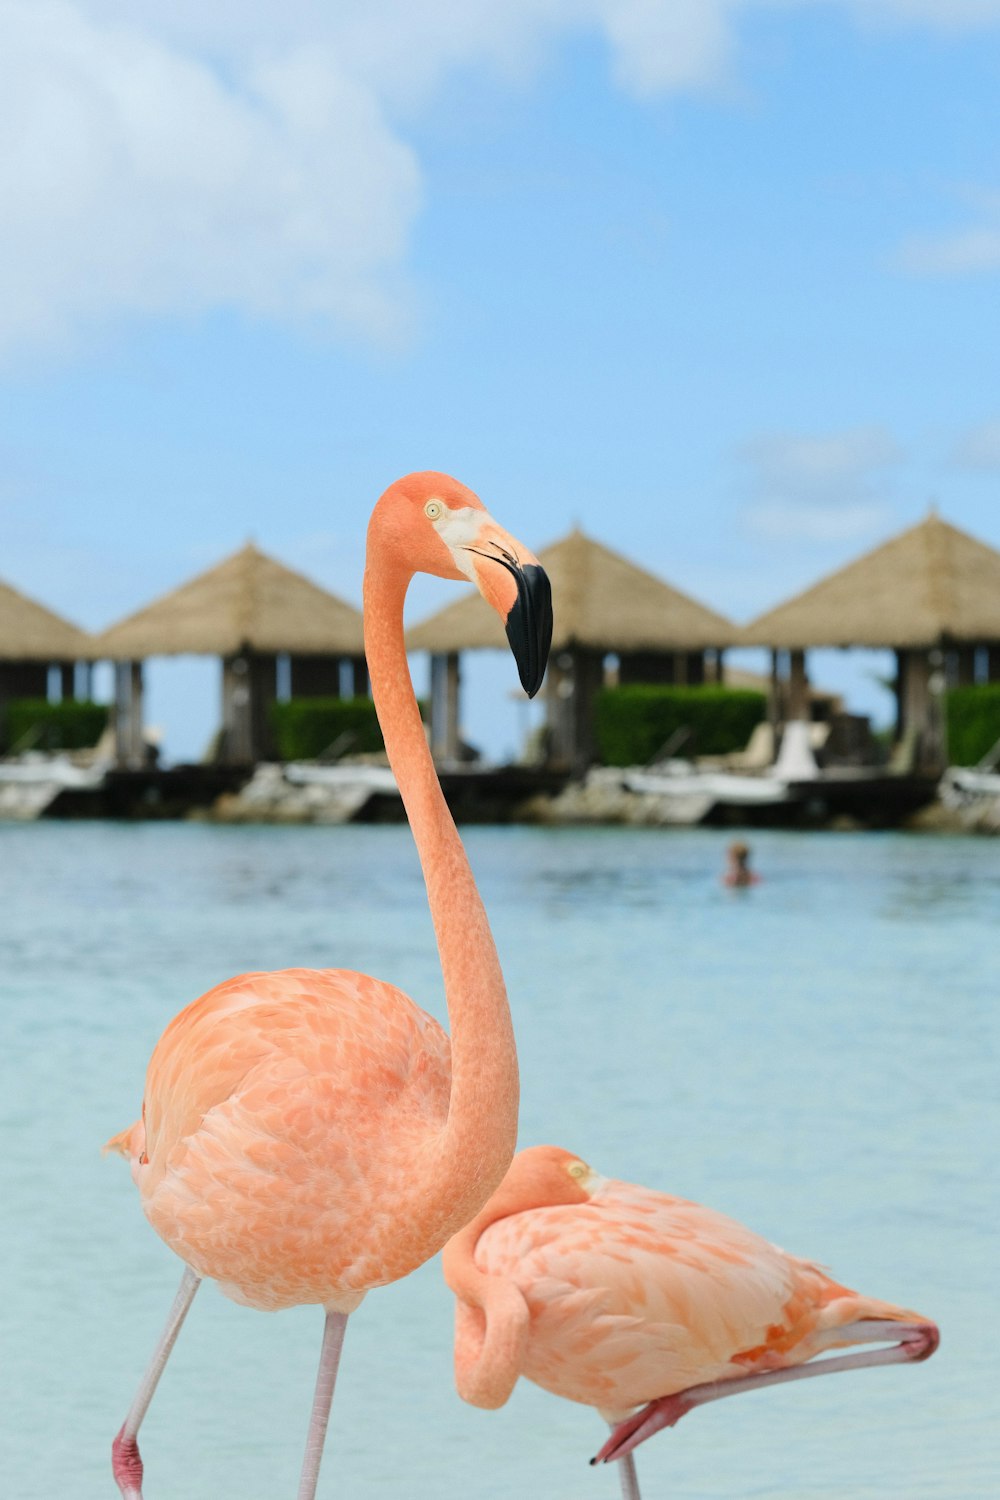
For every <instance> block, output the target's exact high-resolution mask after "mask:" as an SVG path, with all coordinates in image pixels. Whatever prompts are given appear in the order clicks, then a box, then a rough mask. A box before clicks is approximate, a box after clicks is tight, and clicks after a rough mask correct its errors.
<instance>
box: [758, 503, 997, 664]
mask: <svg viewBox="0 0 1000 1500" xmlns="http://www.w3.org/2000/svg"><path fill="white" fill-rule="evenodd" d="M949 640H950V641H1000V552H997V551H995V550H994V549H993V548H992V547H988V546H987V545H986V543H985V542H980V541H977V540H976V538H975V537H971V536H969V535H968V534H967V533H966V532H964V531H959V530H958V528H957V527H956V526H951V525H949V523H948V522H947V521H942V519H941V517H940V516H938V515H936V514H934V513H932V514H931V515H929V516H928V517H927V518H926V520H923V521H921V522H920V523H919V525H917V526H912V527H911V528H910V529H909V530H908V531H904V532H901V533H900V535H899V536H895V537H893V538H892V539H891V540H890V541H888V542H883V544H882V545H881V546H880V547H876V548H875V550H874V551H872V552H867V553H865V555H864V556H863V557H859V558H858V559H857V560H856V561H855V562H853V563H848V565H847V566H846V567H844V568H841V569H840V570H839V571H838V572H836V573H831V574H830V575H829V577H827V578H823V579H821V580H820V582H819V583H817V584H814V585H813V587H812V588H811V589H806V591H805V593H802V594H798V595H797V596H796V597H795V598H794V599H789V600H788V601H787V603H785V604H779V605H778V606H777V607H776V608H775V609H770V610H768V611H767V612H766V614H763V615H760V616H758V618H757V619H756V620H753V621H752V622H751V623H750V624H749V625H748V626H746V628H745V630H744V631H743V633H742V635H741V637H740V644H741V645H754V646H774V647H778V648H786V649H792V650H794V649H796V648H803V647H806V646H872V647H885V646H897V647H913V646H923V647H927V646H933V645H936V644H938V643H939V642H942V641H949Z"/></svg>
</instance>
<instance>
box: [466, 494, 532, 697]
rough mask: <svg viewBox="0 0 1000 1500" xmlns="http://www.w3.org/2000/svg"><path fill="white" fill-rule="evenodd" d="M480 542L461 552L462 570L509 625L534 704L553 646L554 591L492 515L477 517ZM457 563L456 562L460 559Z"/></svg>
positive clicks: (509, 636)
mask: <svg viewBox="0 0 1000 1500" xmlns="http://www.w3.org/2000/svg"><path fill="white" fill-rule="evenodd" d="M476 520H477V523H478V524H477V529H476V533H475V539H474V540H473V539H471V538H470V539H469V540H463V541H461V542H460V543H459V544H458V547H457V549H456V551H457V552H460V553H461V554H463V555H464V559H465V560H464V562H461V561H460V562H459V567H461V569H462V571H463V572H464V573H466V574H467V576H468V577H470V578H471V579H472V580H473V582H474V583H475V585H476V587H477V588H478V589H479V592H480V593H481V594H482V596H483V598H484V599H485V600H486V602H487V604H491V605H492V606H493V608H494V609H495V610H496V612H497V614H498V615H499V616H500V618H501V620H502V621H503V623H504V629H505V630H506V632H507V640H508V642H509V644H510V649H511V651H512V652H513V655H514V660H515V661H516V662H517V671H518V676H519V677H520V679H521V686H522V687H523V688H524V691H525V692H526V693H527V695H528V697H529V698H533V697H534V696H535V694H536V693H537V692H538V689H539V688H540V687H541V685H542V679H543V677H544V676H545V668H546V665H547V664H548V660H549V647H550V646H551V644H552V588H551V586H550V584H549V579H548V574H547V573H546V571H545V569H544V568H543V567H542V565H541V563H540V562H539V561H538V558H537V557H536V556H535V555H534V553H533V552H529V551H528V549H527V547H524V546H522V544H521V543H520V542H518V541H516V540H515V539H514V537H512V536H511V535H510V534H509V533H508V532H506V531H504V530H503V528H502V527H500V526H498V525H497V524H496V522H495V521H494V520H493V518H492V517H491V516H489V515H483V513H482V512H480V513H479V515H478V516H477V517H476ZM456 560H458V559H457V557H456Z"/></svg>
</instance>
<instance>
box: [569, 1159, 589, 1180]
mask: <svg viewBox="0 0 1000 1500" xmlns="http://www.w3.org/2000/svg"><path fill="white" fill-rule="evenodd" d="M566 1170H567V1172H568V1173H569V1175H570V1176H571V1177H576V1178H580V1177H586V1175H587V1168H586V1167H585V1166H584V1164H583V1162H582V1161H575V1162H574V1163H573V1165H572V1166H571V1167H567V1168H566Z"/></svg>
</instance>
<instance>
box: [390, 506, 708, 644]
mask: <svg viewBox="0 0 1000 1500" xmlns="http://www.w3.org/2000/svg"><path fill="white" fill-rule="evenodd" d="M538 557H539V561H540V562H541V564H542V566H543V567H544V569H545V571H546V573H548V575H549V579H550V581H551V583H552V613H553V615H554V617H555V627H554V630H553V634H552V647H553V650H555V651H564V650H566V649H567V648H568V647H570V646H586V647H589V648H591V649H592V650H597V651H701V650H704V649H705V648H706V647H716V646H726V645H729V644H730V642H731V641H733V640H734V639H735V637H736V627H735V626H734V625H732V624H731V623H730V622H729V621H728V620H726V619H723V617H722V615H717V614H716V613H715V611H714V610H711V609H706V608H705V606H704V605H703V604H699V603H698V602H697V601H696V600H694V599H690V598H689V597H688V596H687V595H686V594H682V593H680V592H679V590H677V589H675V588H671V586H670V584H669V583H664V582H663V581H662V580H661V579H659V578H656V577H654V576H653V574H652V573H647V572H646V571H645V570H644V569H643V568H638V567H636V565H635V563H631V562H629V561H628V560H627V559H626V558H624V557H620V556H619V554H618V553H617V552H612V551H611V549H610V548H608V547H604V546H602V545H601V543H600V542H595V541H593V540H592V539H591V538H590V537H587V536H584V534H583V532H582V531H579V530H575V531H572V532H571V533H570V534H569V536H567V537H564V538H563V539H562V541H559V542H554V543H553V544H552V546H551V547H546V548H545V550H544V551H543V552H540V553H539V555H538ZM406 644H407V646H408V647H409V649H410V650H411V651H435V652H450V651H468V650H476V649H479V648H483V647H502V646H504V645H506V640H505V637H504V629H503V625H502V623H501V621H500V619H499V618H498V616H497V614H496V612H495V611H494V610H492V609H491V608H490V607H489V605H488V604H486V602H485V601H484V600H483V599H482V598H481V597H480V595H479V594H478V593H474V594H468V595H466V596H465V597H464V598H462V599H457V600H456V601H455V603H454V604H449V605H448V606H447V607H446V608H445V609H442V610H440V611H439V613H437V614H435V615H431V616H430V618H429V619H426V620H422V621H421V622H420V623H419V624H418V625H414V626H413V628H412V629H411V630H409V631H408V632H407V637H406Z"/></svg>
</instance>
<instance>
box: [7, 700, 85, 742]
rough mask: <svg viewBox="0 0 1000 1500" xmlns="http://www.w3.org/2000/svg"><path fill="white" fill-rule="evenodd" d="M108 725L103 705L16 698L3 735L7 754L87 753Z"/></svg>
mask: <svg viewBox="0 0 1000 1500" xmlns="http://www.w3.org/2000/svg"><path fill="white" fill-rule="evenodd" d="M107 722H108V710H107V707H106V706H105V705H104V704H103V703H89V702H87V701H86V700H85V699H72V698H71V699H66V700H65V701H64V702H62V703H49V702H47V701H46V699H44V698H12V699H11V701H10V702H9V703H8V704H7V707H6V709H5V711H4V723H3V726H2V731H0V732H2V734H3V742H4V749H5V750H16V749H23V750H86V749H89V748H90V746H91V745H96V744H97V741H98V740H99V739H100V737H101V735H102V734H103V733H104V730H105V728H106V727H107Z"/></svg>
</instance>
